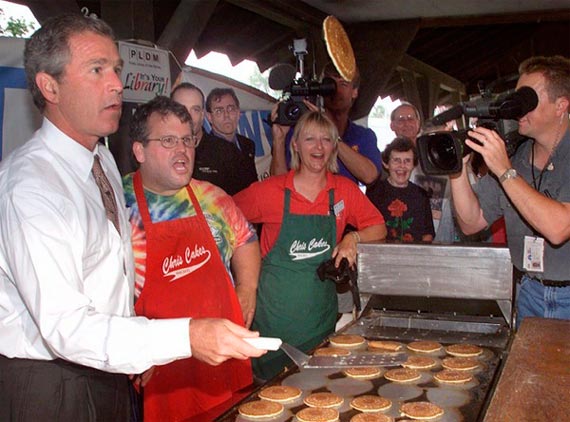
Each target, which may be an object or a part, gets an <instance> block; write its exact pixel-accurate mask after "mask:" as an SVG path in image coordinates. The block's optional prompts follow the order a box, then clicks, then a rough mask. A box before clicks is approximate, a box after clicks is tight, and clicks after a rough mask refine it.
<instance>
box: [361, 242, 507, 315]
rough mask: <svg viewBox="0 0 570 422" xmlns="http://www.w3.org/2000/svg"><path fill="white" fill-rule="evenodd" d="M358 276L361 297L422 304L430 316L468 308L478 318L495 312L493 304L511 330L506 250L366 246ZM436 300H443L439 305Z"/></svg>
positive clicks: (497, 248)
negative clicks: (411, 300)
mask: <svg viewBox="0 0 570 422" xmlns="http://www.w3.org/2000/svg"><path fill="white" fill-rule="evenodd" d="M358 270H359V275H358V285H359V288H360V292H361V293H362V294H367V293H368V294H372V295H381V296H383V297H391V296H393V297H402V296H406V297H417V298H424V299H426V300H424V301H423V303H424V304H425V306H428V307H431V308H432V309H431V311H433V310H435V309H434V308H438V309H439V310H441V311H443V312H446V313H448V314H449V313H453V312H455V313H459V314H463V313H465V312H470V308H476V311H474V313H479V314H480V313H487V312H493V309H492V308H493V307H492V306H488V302H489V301H490V302H492V303H495V304H496V306H497V308H498V310H497V311H496V312H495V315H494V316H499V315H498V314H499V313H500V314H501V315H502V318H503V319H504V321H505V322H506V323H507V324H508V325H509V326H512V303H513V302H512V301H513V280H512V264H511V259H510V254H509V250H508V249H507V248H504V247H494V246H490V245H487V244H485V245H481V244H477V245H453V246H449V245H437V244H431V245H419V244H418V245H416V244H390V243H362V244H359V245H358ZM434 298H442V300H441V303H438V302H437V301H436V300H434ZM446 299H447V300H446ZM454 299H458V300H457V301H455V300H454ZM418 302H421V300H420V299H418ZM454 303H455V308H456V309H453V308H454V305H453V304H454ZM388 308H389V309H393V308H392V307H388ZM486 308H487V309H486ZM396 309H397V307H396ZM418 311H422V309H418ZM436 313H437V312H436ZM487 316H491V315H487Z"/></svg>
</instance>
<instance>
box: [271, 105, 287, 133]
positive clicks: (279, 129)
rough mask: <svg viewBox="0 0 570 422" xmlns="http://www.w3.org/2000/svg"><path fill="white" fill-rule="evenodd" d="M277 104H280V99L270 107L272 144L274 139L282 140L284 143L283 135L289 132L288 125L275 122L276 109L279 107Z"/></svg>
mask: <svg viewBox="0 0 570 422" xmlns="http://www.w3.org/2000/svg"><path fill="white" fill-rule="evenodd" d="M279 104H281V101H279V102H277V103H275V104H274V105H273V108H272V109H271V122H272V125H271V134H272V135H273V143H274V144H275V141H276V140H277V141H278V142H279V141H281V140H283V143H285V137H286V136H287V132H289V129H290V126H284V125H280V124H278V123H275V122H276V121H277V109H278V108H279Z"/></svg>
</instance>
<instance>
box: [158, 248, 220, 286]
mask: <svg viewBox="0 0 570 422" xmlns="http://www.w3.org/2000/svg"><path fill="white" fill-rule="evenodd" d="M211 256H212V253H211V252H210V251H209V250H208V249H206V248H205V247H204V246H198V245H194V249H193V250H192V249H191V248H190V247H189V246H187V247H186V249H185V250H184V256H181V255H170V256H167V257H166V258H164V261H163V262H162V274H164V276H165V277H172V278H171V279H170V280H169V281H170V282H173V281H175V280H178V279H179V278H182V277H184V276H186V275H188V274H191V273H193V272H194V271H196V270H198V269H199V268H201V267H203V266H204V265H206V264H207V263H208V261H209V260H210V257H211Z"/></svg>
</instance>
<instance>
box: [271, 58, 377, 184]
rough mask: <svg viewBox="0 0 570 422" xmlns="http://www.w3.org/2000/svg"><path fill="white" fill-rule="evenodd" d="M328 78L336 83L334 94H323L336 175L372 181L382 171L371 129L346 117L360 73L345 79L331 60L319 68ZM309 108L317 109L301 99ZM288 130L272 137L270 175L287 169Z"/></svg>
mask: <svg viewBox="0 0 570 422" xmlns="http://www.w3.org/2000/svg"><path fill="white" fill-rule="evenodd" d="M327 76H328V77H330V78H332V79H334V81H335V82H336V92H335V94H334V95H331V96H327V97H324V105H325V114H326V115H327V117H329V118H330V119H331V120H332V121H333V123H334V124H335V126H336V128H337V130H338V133H339V134H340V138H339V141H340V142H339V147H338V166H339V174H341V175H343V176H346V177H348V178H349V179H351V180H352V181H354V182H356V183H358V182H360V183H363V184H369V183H372V182H373V181H374V180H376V178H377V177H378V175H379V174H380V172H381V171H382V162H381V155H380V150H378V146H377V140H376V135H375V134H374V132H373V131H372V129H369V128H365V127H362V126H360V125H357V124H356V123H354V122H352V121H351V120H350V119H349V117H348V116H349V113H350V109H351V108H352V104H353V103H354V101H355V100H356V98H357V97H358V86H359V84H360V74H359V73H358V69H357V71H356V76H355V77H354V79H353V80H352V81H346V80H344V79H343V78H342V76H340V74H339V73H338V71H337V70H336V69H335V67H334V65H333V64H332V62H329V63H327V65H326V66H325V67H324V69H323V74H322V77H323V78H324V77H327ZM305 104H306V105H307V107H308V108H309V110H311V111H318V109H317V107H316V106H315V105H314V104H311V103H309V102H308V101H305ZM291 135H292V130H289V133H288V135H287V138H286V139H282V138H279V139H275V138H274V139H273V150H272V155H273V156H272V159H271V175H280V174H285V173H287V171H288V167H289V162H290V161H291V156H290V153H289V144H290V143H291Z"/></svg>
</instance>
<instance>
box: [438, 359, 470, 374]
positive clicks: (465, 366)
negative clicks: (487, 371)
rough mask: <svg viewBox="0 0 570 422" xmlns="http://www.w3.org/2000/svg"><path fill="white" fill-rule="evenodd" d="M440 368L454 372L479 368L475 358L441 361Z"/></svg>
mask: <svg viewBox="0 0 570 422" xmlns="http://www.w3.org/2000/svg"><path fill="white" fill-rule="evenodd" d="M441 366H443V367H444V368H446V369H453V370H456V371H471V370H473V369H477V368H478V367H479V361H478V360H477V359H475V358H455V357H453V358H445V359H443V360H442V361H441Z"/></svg>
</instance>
